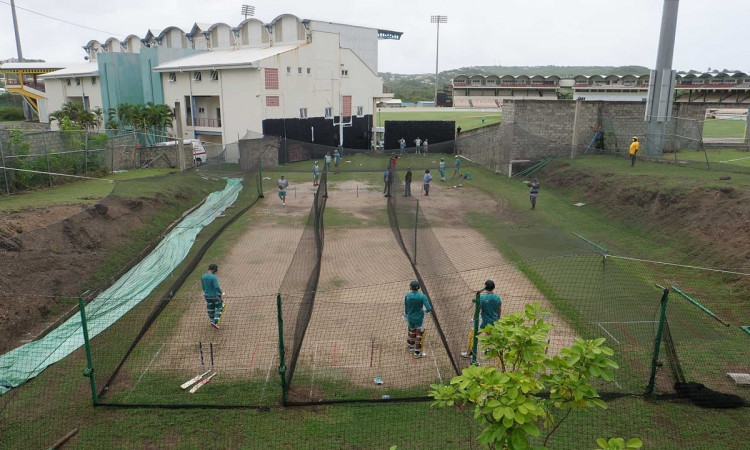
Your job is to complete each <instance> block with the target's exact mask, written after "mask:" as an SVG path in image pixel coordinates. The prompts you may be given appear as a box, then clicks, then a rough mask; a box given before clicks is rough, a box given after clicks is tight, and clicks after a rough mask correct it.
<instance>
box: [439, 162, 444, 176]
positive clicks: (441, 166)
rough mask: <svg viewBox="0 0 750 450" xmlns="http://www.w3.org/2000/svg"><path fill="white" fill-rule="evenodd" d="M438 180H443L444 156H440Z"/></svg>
mask: <svg viewBox="0 0 750 450" xmlns="http://www.w3.org/2000/svg"><path fill="white" fill-rule="evenodd" d="M439 167H440V181H445V158H440V166H439Z"/></svg>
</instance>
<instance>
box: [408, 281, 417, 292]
mask: <svg viewBox="0 0 750 450" xmlns="http://www.w3.org/2000/svg"><path fill="white" fill-rule="evenodd" d="M409 287H410V288H411V290H412V291H416V290H417V289H419V281H417V280H414V281H412V282H411V283H409Z"/></svg>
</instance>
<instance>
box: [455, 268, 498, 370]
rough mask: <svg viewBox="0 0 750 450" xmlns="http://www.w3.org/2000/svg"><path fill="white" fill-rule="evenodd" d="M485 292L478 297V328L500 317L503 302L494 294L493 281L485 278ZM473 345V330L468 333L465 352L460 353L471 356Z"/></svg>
mask: <svg viewBox="0 0 750 450" xmlns="http://www.w3.org/2000/svg"><path fill="white" fill-rule="evenodd" d="M484 290H485V293H484V294H482V295H481V296H480V297H479V312H480V314H481V318H482V320H481V322H479V330H480V331H481V330H483V329H484V328H485V327H488V326H490V325H492V324H493V323H495V322H496V321H497V320H498V319H499V318H500V313H501V310H502V305H503V302H502V300H501V299H500V296H499V295H497V294H495V292H494V291H495V282H494V281H492V280H487V281H485V282H484ZM473 346H474V330H472V331H471V333H470V334H469V346H468V349H467V350H466V351H465V352H462V353H461V356H463V357H464V358H471V351H472V348H473Z"/></svg>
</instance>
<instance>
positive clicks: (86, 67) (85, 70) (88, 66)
mask: <svg viewBox="0 0 750 450" xmlns="http://www.w3.org/2000/svg"><path fill="white" fill-rule="evenodd" d="M96 76H99V64H97V63H95V62H88V63H85V64H76V65H74V66H69V67H66V68H64V69H62V70H56V71H54V72H50V73H48V74H44V75H42V76H41V77H39V78H42V79H47V78H71V77H96Z"/></svg>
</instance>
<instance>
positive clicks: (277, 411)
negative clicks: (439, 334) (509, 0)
mask: <svg viewBox="0 0 750 450" xmlns="http://www.w3.org/2000/svg"><path fill="white" fill-rule="evenodd" d="M431 159H432V158H422V159H419V158H418V157H412V158H405V159H404V160H402V161H400V162H399V168H401V167H402V165H404V164H407V165H413V166H414V167H418V166H420V165H424V164H430V163H427V162H425V160H431ZM345 160H351V161H352V162H351V163H349V164H347V165H342V168H343V171H342V174H341V175H339V176H331V182H332V183H336V182H337V181H339V180H341V181H343V180H363V181H364V180H365V179H372V180H374V181H377V182H381V183H382V174H381V173H379V172H374V173H356V172H352V171H347V167H357V168H360V167H361V168H365V167H367V168H372V169H373V170H378V171H379V170H380V169H381V168H383V167H385V164H386V158H385V157H380V158H378V157H373V156H355V157H345ZM569 163H570V164H571V165H573V166H575V167H583V168H586V169H587V170H588V171H590V172H591V173H592V174H602V173H606V174H610V176H611V177H612V180H611V181H612V182H613V183H630V184H632V185H639V184H643V185H647V184H649V183H653V182H654V180H657V179H658V180H660V181H662V182H665V185H666V187H667V188H669V187H670V186H671V187H678V186H681V187H694V186H697V187H705V186H712V185H716V186H719V185H720V184H719V183H718V181H716V178H717V177H716V174H715V173H706V171H704V170H696V169H691V168H685V167H679V166H674V165H667V164H655V163H644V164H641V163H639V164H637V165H636V167H634V168H633V169H632V170H625V169H624V168H625V167H627V166H628V165H629V163H628V161H627V160H625V159H617V158H612V157H587V158H579V159H577V160H574V161H570V162H569ZM359 164H362V166H359ZM309 165H310V164H309V163H307V162H306V163H296V164H295V165H289V166H287V167H285V168H283V169H280V171H279V172H269V173H264V175H266V176H270V177H271V178H272V179H271V180H270V181H266V182H265V183H264V186H265V190H266V195H267V196H268V195H269V193H270V192H272V191H271V190H272V189H273V187H274V179H275V178H274V177H276V176H277V174H278V173H281V170H283V173H285V174H286V175H287V177H288V178H289V179H290V182H291V183H292V187H293V186H295V185H299V186H301V185H303V184H306V183H310V184H311V176H309V173H304V172H293V171H292V170H294V169H296V168H297V167H299V170H304V171H307V168H306V166H309ZM355 165H356V166H355ZM628 169H629V168H628ZM471 171H472V175H473V176H474V179H473V180H471V181H469V182H468V183H467V185H466V191H467V194H470V192H471V189H482V190H485V191H487V192H489V193H490V194H492V195H493V196H496V197H497V198H500V199H503V201H505V202H507V212H508V217H511V216H512V220H513V221H515V222H519V223H527V224H538V225H543V226H550V227H554V228H557V229H562V230H563V231H566V232H569V231H576V232H578V233H580V234H582V235H585V236H586V237H588V238H590V239H592V240H594V241H596V242H599V243H601V244H602V245H604V246H606V247H607V248H608V249H610V250H611V251H613V252H615V253H625V254H631V253H638V254H639V255H643V256H647V257H650V258H652V259H656V260H670V261H673V260H675V259H681V260H682V261H687V258H688V256H687V255H685V254H682V253H681V252H680V251H679V250H676V249H678V248H679V247H680V245H681V242H680V241H681V240H682V236H679V235H678V233H675V235H674V236H672V240H664V239H663V238H664V236H660V239H658V240H657V239H654V236H652V235H650V234H649V233H648V232H646V231H645V230H643V229H642V228H640V227H637V226H632V225H630V224H623V223H619V222H614V221H613V220H612V219H611V217H610V216H609V215H608V214H606V213H605V212H604V211H601V210H598V209H597V208H596V207H593V206H586V207H584V208H576V207H574V206H572V204H573V203H575V202H577V201H581V200H582V199H581V198H580V197H578V196H577V194H576V193H575V192H574V191H570V192H556V191H554V190H552V189H549V188H546V187H545V186H543V190H542V193H541V194H540V199H539V207H538V209H537V210H536V211H534V212H533V214H532V212H531V211H528V187H526V186H525V185H523V184H522V183H520V182H519V181H517V180H508V179H507V178H505V177H501V176H499V175H495V174H494V173H491V172H490V171H487V170H484V169H479V168H477V169H473V168H472V169H471ZM162 180H164V179H163V178H162ZM168 181H169V180H165V181H159V179H154V180H153V182H154V183H161V182H165V183H166V182H168ZM732 184H733V186H736V187H744V188H747V187H749V186H750V177H747V176H744V175H739V176H737V177H735V176H733V177H732ZM305 187H306V186H305ZM246 200H248V199H247V198H246V199H245V200H243V201H246ZM584 201H585V199H584ZM332 213H334V214H332V216H331V218H332V223H338V224H340V225H346V226H354V225H356V224H355V223H354V221H355V218H353V217H351V216H350V215H345V214H339V213H337V212H336V211H332ZM250 214H251V215H252V209H251V210H250ZM248 218H249V217H248ZM326 219H327V220H328V216H327V217H326ZM467 220H468V223H469V224H470V225H471V226H472V227H474V228H475V229H478V230H480V231H482V232H483V233H485V235H486V236H488V238H490V240H491V242H493V243H494V241H492V238H491V237H492V234H493V233H496V228H495V225H496V223H497V220H498V219H497V217H495V216H493V215H492V214H491V213H490V212H489V211H477V212H476V213H474V214H473V215H470V216H469V217H468V219H467ZM505 220H511V219H510V218H507V217H506V218H505ZM339 222H340V223H339ZM251 225H252V221H245V220H239V221H237V222H235V224H233V225H232V226H231V227H230V228H229V229H228V232H227V233H226V234H225V235H223V236H222V237H221V238H220V239H219V240H218V241H217V243H216V245H215V246H213V247H212V248H211V250H209V253H208V254H207V255H206V258H214V259H219V258H221V257H222V255H223V254H225V253H226V252H228V251H229V249H230V248H231V246H232V243H233V242H234V240H236V238H237V236H239V235H240V234H241V232H242V231H243V230H244V227H247V226H251ZM326 225H329V224H328V223H326ZM215 226H217V225H216V224H212V225H211V226H210V227H209V229H207V230H206V232H205V233H201V235H200V236H199V239H198V241H197V242H196V246H195V247H198V246H199V245H201V244H202V242H203V240H204V239H205V238H206V236H208V235H209V234H210V233H211V231H212V229H215V228H212V227H215ZM667 237H668V236H667ZM295 244H296V243H295ZM496 245H497V246H498V247H499V248H500V249H501V250H502V249H503V247H502V244H501V243H498V244H496ZM194 251H195V249H193V252H194ZM505 251H506V252H508V250H507V249H506V250H505ZM189 257H190V256H189ZM682 261H681V262H682ZM182 267H184V264H183V266H181V267H180V268H178V269H177V270H176V271H175V273H180V272H181V270H182ZM169 282H171V280H168V281H167V282H165V283H164V284H163V285H162V286H160V287H159V289H158V290H157V291H156V292H155V293H154V294H153V295H152V296H151V298H155V297H158V296H160V295H162V294H164V292H165V291H166V289H167V285H168V283H169ZM144 306H150V305H148V304H146V305H144ZM132 332H133V330H124V329H123V330H113V331H112V333H113V334H112V335H111V336H110V339H111V340H112V341H116V340H117V339H118V338H119V339H120V340H123V339H125V338H127V337H129V336H131V335H132ZM118 334H119V336H118ZM94 353H95V358H96V357H97V352H96V348H95V351H94ZM99 357H101V351H100V352H99ZM113 362H114V361H106V362H102V364H105V365H109V364H112V363H113ZM84 366H85V360H84V357H83V352H82V351H80V350H79V351H78V352H76V353H75V354H73V355H71V357H68V358H66V359H65V360H64V361H62V362H61V363H58V364H56V365H55V366H53V367H51V368H50V369H48V370H47V371H45V372H43V373H42V374H41V375H40V376H39V377H37V379H35V380H33V381H32V382H30V383H28V384H27V385H25V386H23V387H22V388H20V389H18V390H15V391H13V392H11V394H10V395H13V397H12V398H10V402H11V403H10V405H9V406H8V407H7V408H5V409H3V410H1V411H0V435H2V436H3V439H2V440H1V441H0V448H19V446H25V447H42V446H49V445H51V444H52V443H53V442H55V441H56V440H57V439H59V438H60V437H62V436H63V435H65V434H66V433H67V432H68V431H70V430H71V429H72V428H74V427H78V428H79V432H78V434H77V435H76V436H75V437H74V438H73V439H72V440H71V441H70V444H69V445H71V446H72V447H80V448H91V447H101V448H111V447H135V448H143V447H153V446H165V447H180V448H203V447H205V446H206V445H209V444H210V445H213V446H216V447H231V448H238V447H257V446H258V445H259V443H260V442H262V443H263V445H264V446H266V447H268V448H301V447H308V446H313V447H323V448H387V447H390V446H391V445H398V447H399V448H426V447H428V446H429V447H436V448H467V447H469V441H470V440H471V437H472V436H473V435H475V434H474V433H475V431H476V430H475V429H472V428H471V427H470V425H469V424H470V423H471V422H470V420H468V419H466V418H465V416H464V415H462V414H461V413H460V412H458V411H456V410H442V409H435V408H430V407H429V404H428V403H394V404H383V405H342V406H319V407H310V408H286V409H285V408H280V407H272V408H270V409H269V410H264V411H257V410H241V409H240V410H154V409H145V408H142V409H116V408H110V407H99V408H93V407H91V406H90V399H89V397H88V388H87V383H88V380H86V379H85V378H84V377H82V376H81V373H80V372H81V369H82V368H83V367H84ZM6 401H7V398H4V397H0V408H2V407H3V405H5V402H6ZM207 417H211V419H207ZM363 424H366V425H365V426H363ZM748 426H750V421H749V420H748V415H747V412H746V411H744V410H728V411H715V410H704V409H699V408H697V407H693V406H689V405H684V404H680V403H668V402H657V403H652V402H649V401H645V400H643V399H641V398H624V399H620V400H616V401H612V402H610V408H609V409H607V410H597V411H592V412H591V413H589V414H573V415H571V417H570V418H569V419H568V420H567V421H566V422H564V423H563V425H562V426H561V428H560V431H559V432H558V433H557V434H556V435H555V437H554V438H553V439H552V440H551V442H550V443H549V445H550V448H575V447H576V444H577V445H579V446H581V447H583V448H585V445H582V442H589V443H590V444H589V445H590V448H593V445H596V444H595V440H596V438H598V437H614V436H622V437H626V438H629V437H639V438H641V439H642V440H643V441H644V444H645V446H644V448H666V449H670V448H674V449H681V448H689V447H695V448H741V447H742V446H744V445H746V430H747V428H748ZM474 444H475V445H478V444H477V443H476V442H474Z"/></svg>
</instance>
